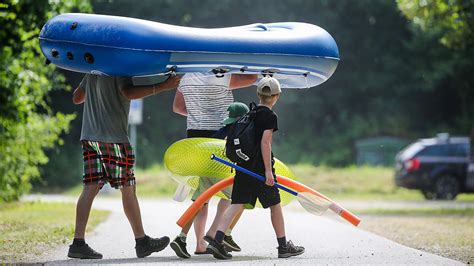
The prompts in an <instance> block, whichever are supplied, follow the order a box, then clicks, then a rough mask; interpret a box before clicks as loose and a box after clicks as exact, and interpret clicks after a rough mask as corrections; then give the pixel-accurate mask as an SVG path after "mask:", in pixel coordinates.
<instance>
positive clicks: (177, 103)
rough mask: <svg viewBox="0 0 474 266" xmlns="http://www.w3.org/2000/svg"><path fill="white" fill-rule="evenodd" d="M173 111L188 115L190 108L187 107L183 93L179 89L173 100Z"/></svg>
mask: <svg viewBox="0 0 474 266" xmlns="http://www.w3.org/2000/svg"><path fill="white" fill-rule="evenodd" d="M173 112H175V113H177V114H180V115H182V116H188V110H187V109H186V103H185V102H184V96H183V93H182V92H181V91H180V90H179V89H178V90H176V94H175V95H174V101H173Z"/></svg>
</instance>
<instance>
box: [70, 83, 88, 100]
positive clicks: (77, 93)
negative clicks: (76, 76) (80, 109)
mask: <svg viewBox="0 0 474 266" xmlns="http://www.w3.org/2000/svg"><path fill="white" fill-rule="evenodd" d="M85 99H86V91H85V90H84V88H82V87H81V86H78V87H77V88H76V90H74V92H73V94H72V102H73V103H74V104H81V103H83V102H84V100H85Z"/></svg>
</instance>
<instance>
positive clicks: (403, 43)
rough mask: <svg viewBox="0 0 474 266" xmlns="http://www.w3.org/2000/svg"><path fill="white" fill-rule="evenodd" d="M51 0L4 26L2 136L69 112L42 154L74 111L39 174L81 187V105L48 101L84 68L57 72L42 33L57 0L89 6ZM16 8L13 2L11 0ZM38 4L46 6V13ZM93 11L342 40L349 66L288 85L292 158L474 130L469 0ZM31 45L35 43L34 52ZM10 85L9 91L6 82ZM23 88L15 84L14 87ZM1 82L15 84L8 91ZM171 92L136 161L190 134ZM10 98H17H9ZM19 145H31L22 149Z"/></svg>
mask: <svg viewBox="0 0 474 266" xmlns="http://www.w3.org/2000/svg"><path fill="white" fill-rule="evenodd" d="M26 2H28V1H26ZM46 2H47V1H31V2H28V3H29V5H25V4H19V3H18V2H16V1H15V2H12V3H14V4H13V6H19V7H18V8H20V7H21V9H18V12H17V13H19V14H23V15H22V16H24V18H22V19H23V20H26V18H28V19H30V20H33V21H32V22H30V21H28V22H23V24H18V23H19V21H18V19H9V18H8V16H3V15H2V26H3V25H4V24H6V26H5V27H3V28H2V29H0V34H3V35H1V36H0V37H1V40H2V42H4V40H9V39H10V40H11V41H10V43H13V44H10V46H12V47H17V49H16V50H15V49H14V48H8V46H6V47H7V48H2V59H1V64H2V71H3V69H7V72H6V73H4V72H2V74H1V75H2V76H1V77H0V79H1V81H0V82H2V83H1V84H2V91H1V92H0V97H1V98H0V99H1V101H2V106H1V107H0V109H1V112H2V113H1V114H2V128H0V129H1V130H2V131H1V132H0V134H3V135H2V147H3V146H4V144H3V142H5V140H10V141H12V140H13V139H16V138H13V137H12V136H13V135H16V134H17V133H15V132H16V131H19V132H20V131H21V130H19V129H18V130H17V129H15V130H12V129H8V130H7V127H6V126H5V125H6V122H4V121H6V119H7V118H8V119H10V120H8V121H13V122H14V123H16V125H17V127H24V128H27V125H28V123H27V122H28V121H31V120H33V121H40V122H37V123H38V126H39V125H40V124H41V125H44V123H45V121H47V120H46V118H45V117H48V119H59V120H61V119H62V120H61V121H62V122H64V123H57V122H56V120H54V122H52V124H54V125H56V129H57V128H61V129H60V130H56V131H52V130H51V129H49V131H46V132H47V134H45V133H44V131H38V132H36V133H33V132H34V131H32V130H28V132H29V133H32V134H34V136H36V137H39V136H40V135H41V137H44V138H47V136H48V134H50V136H55V137H54V138H53V139H48V141H46V140H43V143H49V145H44V144H35V145H38V146H36V147H34V150H35V151H36V152H38V151H41V150H42V149H43V148H44V147H49V146H51V145H52V143H54V142H56V139H55V138H56V137H57V134H58V133H59V132H61V130H64V129H65V128H66V124H67V123H68V122H67V121H69V120H70V119H71V116H62V118H61V115H59V114H54V112H53V111H52V110H55V111H60V112H62V113H76V114H77V118H76V119H75V120H73V121H72V123H71V130H70V133H69V134H67V135H64V136H63V138H64V140H65V145H64V146H62V147H59V148H55V149H53V150H50V151H49V152H48V155H49V156H50V157H51V158H52V157H54V160H50V162H49V163H48V165H47V167H45V168H43V169H42V171H43V172H42V173H43V177H45V180H46V182H49V184H53V185H54V184H56V185H67V184H69V183H71V182H80V167H81V153H80V144H79V142H78V139H79V134H80V125H81V110H82V108H81V107H80V106H79V107H77V106H73V105H72V104H70V97H71V94H70V92H65V91H62V90H61V91H55V92H54V93H50V94H49V96H50V97H51V99H52V100H51V102H50V104H51V105H52V107H53V109H52V110H50V109H49V108H48V107H47V106H48V105H47V104H46V103H45V102H44V99H45V98H44V96H45V93H47V92H48V91H50V90H51V89H52V88H62V86H59V85H58V84H61V83H62V81H61V78H60V76H61V75H60V73H65V74H66V78H67V81H68V83H69V84H71V85H72V86H76V85H77V84H78V82H79V80H80V78H81V76H82V75H80V74H75V73H70V72H61V71H58V70H55V71H54V72H53V70H52V68H51V67H47V68H45V67H44V66H43V65H41V61H42V59H41V56H39V52H38V50H37V49H38V48H37V40H36V36H37V33H38V30H39V28H40V27H41V25H42V23H44V21H45V20H46V18H47V17H49V16H51V15H52V14H53V13H51V12H50V13H47V12H48V11H47V10H53V12H62V10H60V9H58V8H57V6H61V5H63V7H64V8H71V7H73V6H78V5H79V3H82V1H78V2H77V3H76V2H74V1H69V2H64V1H54V2H51V3H50V5H49V6H48V5H45V3H46ZM9 3H10V2H9ZM21 3H25V1H22V2H21ZM33 3H34V4H33ZM36 3H37V4H36ZM64 3H76V4H77V5H72V4H71V5H69V6H68V5H67V4H64ZM8 5H10V6H12V4H11V3H10V4H7V6H8ZM27 6H28V8H27ZM32 6H37V9H34V8H33V7H32ZM92 7H93V9H94V13H97V14H109V15H119V16H128V17H137V18H142V19H147V20H153V21H158V22H163V23H169V24H175V25H183V26H192V27H209V28H212V27H226V26H236V25H244V24H250V23H255V22H275V21H300V22H309V23H313V24H316V25H319V26H321V27H323V28H324V29H326V30H327V31H328V32H329V33H331V35H332V36H333V37H334V38H335V40H336V42H337V43H338V46H339V50H340V55H341V61H340V64H339V66H338V69H337V70H336V73H335V74H334V76H333V77H332V78H331V79H329V80H328V81H327V82H326V83H324V84H322V85H321V86H319V87H316V88H311V89H303V90H300V91H284V94H283V96H282V98H281V100H280V102H279V103H278V104H277V106H276V108H275V110H276V112H277V113H278V114H279V128H280V131H279V132H278V134H277V136H275V138H274V140H275V153H276V155H277V156H278V157H279V158H280V159H282V160H284V161H285V162H288V163H293V162H301V161H304V162H309V163H315V164H329V165H347V164H351V163H354V162H355V154H356V153H355V142H356V141H357V140H360V139H364V138H370V137H378V136H392V137H399V138H403V139H406V140H411V139H415V138H419V137H429V136H433V135H434V134H435V133H437V132H449V133H451V134H453V135H467V134H469V132H470V131H471V130H472V129H473V124H474V123H473V121H474V105H473V104H472V102H474V90H473V88H472V86H473V84H474V80H473V79H474V75H472V74H471V73H470V72H471V71H472V69H473V65H474V62H473V61H472V58H474V54H473V47H474V45H473V33H472V30H473V25H472V22H473V21H474V20H473V19H472V16H473V1H471V0H467V1H466V0H448V1H445V0H415V1H408V0H398V1H397V2H395V1H386V0H360V1H357V0H349V1H327V0H318V1H314V0H288V1H274V2H271V3H269V2H259V1H252V0H240V1H233V0H221V1H218V2H216V1H210V0H191V1H190V0H156V1H155V0H142V1H126V0H92ZM3 8H4V6H3ZM81 8H83V7H81ZM8 10H9V11H8V12H7V13H8V14H11V13H13V14H16V13H15V11H13V9H11V7H9V8H8ZM4 13H5V12H4ZM2 14H3V13H2ZM9 16H11V15H9ZM3 21H5V22H3ZM20 21H21V20H20ZM24 24H27V25H28V27H25V26H24ZM29 26H31V29H30V28H29ZM18 32H21V34H22V35H21V36H20V33H18ZM23 32H24V33H23ZM4 35H13V37H5V36H4ZM22 36H23V37H22ZM20 37H21V38H20ZM22 38H23V39H22ZM21 40H25V42H27V43H28V42H29V43H30V46H28V45H24V44H22V41H21ZM15 45H16V46H15ZM20 46H21V48H18V47H20ZM25 47H26V48H27V47H30V48H29V49H30V50H27V49H26V48H25ZM9 49H10V50H11V52H9ZM28 51H30V52H28ZM25 52H26V53H30V55H29V57H28V60H24V61H21V62H23V64H20V63H16V66H17V67H16V70H15V68H14V66H15V63H14V62H13V60H20V59H21V58H22V57H21V56H20V55H22V54H23V53H25ZM8 60H10V61H8ZM30 61H31V62H36V63H37V64H36V63H31V62H30ZM26 64H28V66H26ZM28 70H31V71H30V72H29V71H28ZM14 71H16V72H14ZM8 73H9V74H8ZM20 73H22V74H21V75H20ZM7 74H8V75H9V76H7ZM27 74H29V75H33V74H35V75H39V76H41V77H42V78H41V79H38V80H39V81H36V80H35V84H37V85H34V86H36V87H39V88H36V87H34V86H27V85H23V86H20V85H18V84H17V83H18V82H23V81H22V80H23V79H21V78H19V77H25V75H27ZM26 77H29V76H26ZM26 77H25V78H26ZM30 79H31V78H30ZM40 82H42V83H40ZM7 83H8V86H7V85H4V84H7ZM14 83H15V84H17V85H12V84H14ZM21 84H24V82H23V83H21ZM38 84H41V85H38ZM53 84H55V85H53ZM3 87H8V89H6V90H5V91H4V89H3ZM21 88H23V89H21ZM33 88H35V89H33ZM20 93H22V94H21V95H20ZM12 95H14V96H12ZM7 97H14V98H7ZM35 97H39V100H38V99H36V98H35ZM173 97H174V92H166V93H163V94H160V95H157V96H154V97H150V98H146V99H145V110H144V123H143V124H142V125H139V126H138V147H137V157H138V160H137V162H138V165H139V166H149V165H151V164H154V163H158V162H161V159H162V156H163V153H164V150H165V149H166V147H167V146H169V145H170V144H171V143H172V142H173V141H175V140H178V139H180V138H183V137H184V136H185V127H186V125H185V124H186V123H185V118H184V117H180V116H179V115H176V114H173V113H172V111H171V106H172V101H173ZM31 98H35V99H31ZM235 98H236V100H239V101H243V102H247V103H248V102H250V101H255V100H256V97H255V92H254V88H252V89H248V90H238V91H236V92H235ZM13 99H21V101H20V100H13ZM23 99H25V101H26V103H33V105H28V106H33V107H23V104H24V103H23V101H24V100H23ZM4 102H5V103H8V105H3V103H4ZM28 108H30V109H28ZM28 110H33V111H34V113H37V115H36V116H39V117H40V119H30V120H28V119H27V116H26V115H25V114H23V115H22V113H28ZM3 117H7V118H3ZM28 117H29V116H28ZM41 119H42V120H41ZM20 122H21V123H20ZM29 123H33V122H29ZM29 127H31V126H29ZM29 127H28V128H29ZM7 134H10V135H9V137H8V138H7V137H4V136H6V135H7ZM12 134H13V135H12ZM24 138H25V137H22V138H19V139H24ZM25 142H26V141H25ZM26 143H27V142H26ZM35 143H41V142H35ZM16 146H18V147H25V150H26V149H29V148H27V147H28V146H27V145H25V144H21V145H20V144H17V145H16ZM10 149H11V148H10ZM31 149H33V147H31ZM9 154H11V155H15V159H20V158H24V156H21V155H20V156H18V152H15V153H12V152H10V153H9ZM29 154H33V152H32V153H29ZM11 155H10V156H9V157H11ZM40 158H43V159H42V160H39V159H40ZM34 159H35V160H37V162H36V163H35V164H32V165H33V166H34V168H33V169H36V168H35V167H36V165H37V164H38V163H39V162H40V161H41V162H45V161H46V158H45V157H44V154H43V153H42V152H41V156H36V155H35V156H34ZM0 160H2V165H1V166H0V168H2V167H3V168H5V167H6V165H8V167H10V166H9V165H10V164H6V165H4V163H3V160H4V159H3V157H2V159H0ZM3 168H2V169H3ZM15 169H20V170H21V171H20V172H18V173H20V174H16V175H14V176H15V177H9V178H8V180H15V178H19V176H22V174H21V173H22V171H24V170H25V169H27V168H24V167H21V168H15ZM15 171H16V170H15ZM35 171H36V170H35ZM12 173H13V172H12ZM36 174H37V172H35V175H36ZM9 182H10V181H9Z"/></svg>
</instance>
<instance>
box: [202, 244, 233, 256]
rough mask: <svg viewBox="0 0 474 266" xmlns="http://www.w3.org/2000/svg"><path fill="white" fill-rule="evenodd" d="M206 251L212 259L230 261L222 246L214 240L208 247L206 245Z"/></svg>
mask: <svg viewBox="0 0 474 266" xmlns="http://www.w3.org/2000/svg"><path fill="white" fill-rule="evenodd" d="M206 251H207V252H209V253H211V254H212V255H213V256H214V258H216V259H220V260H228V259H232V255H231V254H229V253H228V252H227V250H225V248H224V244H219V243H217V242H216V241H215V240H212V241H211V242H209V245H207V248H206Z"/></svg>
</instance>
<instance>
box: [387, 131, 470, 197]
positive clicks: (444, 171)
mask: <svg viewBox="0 0 474 266" xmlns="http://www.w3.org/2000/svg"><path fill="white" fill-rule="evenodd" d="M469 150H470V141H469V138H467V137H449V135H448V134H446V133H444V134H438V136H437V137H436V138H430V139H420V140H418V141H416V142H414V143H412V144H410V145H408V146H407V147H406V148H404V149H403V150H401V151H400V152H399V153H398V154H397V156H396V157H395V168H396V172H395V183H396V184H397V185H398V186H400V187H405V188H411V189H419V190H421V192H422V193H423V195H424V196H425V198H426V199H455V198H456V196H457V195H458V194H459V193H461V192H474V175H473V174H472V173H470V174H468V169H469V170H470V171H472V168H473V167H472V165H471V166H469V163H470V161H469V157H470V154H469ZM471 164H472V162H471Z"/></svg>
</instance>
